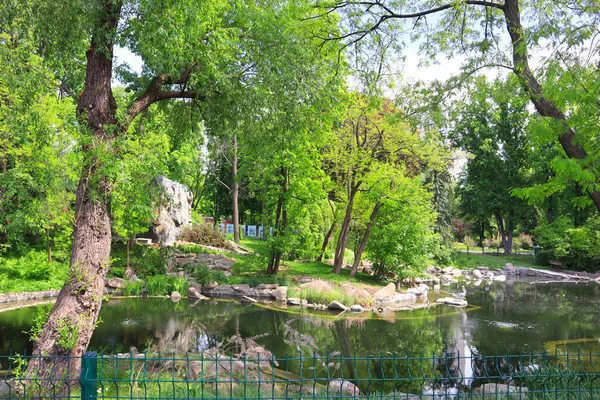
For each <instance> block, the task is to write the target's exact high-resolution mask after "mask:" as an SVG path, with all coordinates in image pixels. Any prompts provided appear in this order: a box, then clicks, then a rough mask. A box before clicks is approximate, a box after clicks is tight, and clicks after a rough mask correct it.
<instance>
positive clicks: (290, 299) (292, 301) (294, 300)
mask: <svg viewBox="0 0 600 400" xmlns="http://www.w3.org/2000/svg"><path fill="white" fill-rule="evenodd" d="M303 302H304V303H303ZM287 303H288V304H289V305H290V306H301V305H303V304H308V301H307V300H306V299H300V298H298V297H288V298H287Z"/></svg>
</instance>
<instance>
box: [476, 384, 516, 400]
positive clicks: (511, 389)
mask: <svg viewBox="0 0 600 400" xmlns="http://www.w3.org/2000/svg"><path fill="white" fill-rule="evenodd" d="M473 392H475V393H486V394H489V395H498V394H500V395H507V394H510V395H511V397H510V398H511V399H526V398H527V388H526V387H521V386H515V385H506V384H504V383H486V384H483V385H481V386H480V387H478V388H475V389H473Z"/></svg>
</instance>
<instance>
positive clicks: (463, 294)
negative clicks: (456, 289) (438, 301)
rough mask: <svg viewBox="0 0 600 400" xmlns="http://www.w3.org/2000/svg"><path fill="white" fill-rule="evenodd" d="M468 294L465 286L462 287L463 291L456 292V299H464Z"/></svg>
mask: <svg viewBox="0 0 600 400" xmlns="http://www.w3.org/2000/svg"><path fill="white" fill-rule="evenodd" d="M466 295H467V289H465V287H464V286H463V287H462V293H454V298H455V299H456V300H462V299H464V298H465V296H466Z"/></svg>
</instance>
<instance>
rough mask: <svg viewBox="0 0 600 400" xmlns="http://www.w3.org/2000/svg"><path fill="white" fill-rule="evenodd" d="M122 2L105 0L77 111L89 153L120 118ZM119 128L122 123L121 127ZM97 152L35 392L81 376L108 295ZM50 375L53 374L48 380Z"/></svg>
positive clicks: (39, 350) (103, 144) (81, 191)
mask: <svg viewBox="0 0 600 400" xmlns="http://www.w3.org/2000/svg"><path fill="white" fill-rule="evenodd" d="M120 12H121V3H120V2H115V3H112V2H110V1H107V2H106V3H104V14H103V15H102V17H101V18H100V20H99V23H98V25H97V27H98V30H97V32H98V33H97V34H96V36H94V37H93V38H92V41H91V44H90V48H89V49H88V51H87V54H86V56H87V68H86V77H85V86H84V91H83V93H82V95H81V97H80V100H79V103H78V106H77V114H78V115H79V116H80V117H81V118H82V119H83V118H85V120H83V122H85V123H87V126H88V129H89V131H90V135H91V136H90V137H89V139H88V140H84V144H83V149H84V151H85V154H94V152H95V151H97V150H100V151H107V149H110V146H108V145H107V144H108V142H110V141H111V140H112V138H113V136H112V135H113V134H114V133H113V132H110V133H109V132H108V131H107V127H109V126H110V125H114V124H115V123H116V119H115V113H116V102H115V100H114V98H113V96H112V90H111V74H112V53H113V43H112V42H110V41H109V39H107V38H108V37H111V35H110V34H109V32H113V31H114V30H115V29H116V27H117V23H118V20H119V17H120ZM115 129H116V128H115ZM102 168H103V165H102V164H101V163H100V161H99V159H98V158H97V156H96V155H91V156H89V158H88V159H87V162H86V164H85V167H84V169H83V173H82V176H81V179H80V181H79V185H78V188H77V192H76V208H75V221H76V224H75V230H74V232H73V248H72V252H71V262H70V267H69V278H68V281H67V282H66V284H65V285H64V286H63V288H62V290H61V291H60V293H59V296H58V299H57V301H56V304H55V305H54V308H53V309H52V311H51V313H50V316H49V317H48V321H47V322H46V325H45V326H44V328H43V330H42V332H41V333H40V335H39V339H38V340H37V341H36V342H35V344H34V349H33V355H34V356H38V357H39V358H36V359H32V360H31V362H30V363H29V365H28V367H27V371H26V375H27V376H35V377H36V378H37V384H36V387H35V388H32V389H35V390H34V392H35V393H30V395H33V396H36V397H37V396H40V395H43V394H44V393H46V394H52V395H53V396H56V395H63V394H65V393H66V392H67V391H68V389H69V387H68V386H67V385H66V384H64V383H61V382H63V380H64V379H65V378H72V377H76V376H77V373H78V371H79V368H80V357H81V355H82V354H83V352H84V351H85V350H86V349H87V346H88V344H89V342H90V338H91V336H92V333H93V331H94V328H95V325H96V322H97V320H98V314H99V312H100V306H101V303H102V296H103V294H104V278H105V276H106V272H107V271H108V267H109V256H110V244H111V225H110V217H109V212H108V210H109V208H108V205H109V196H110V185H109V183H108V182H107V180H106V178H105V177H104V174H102V172H101V170H102ZM56 354H58V355H68V356H71V358H70V359H52V358H45V357H44V356H46V355H56ZM46 378H50V379H49V380H43V379H46Z"/></svg>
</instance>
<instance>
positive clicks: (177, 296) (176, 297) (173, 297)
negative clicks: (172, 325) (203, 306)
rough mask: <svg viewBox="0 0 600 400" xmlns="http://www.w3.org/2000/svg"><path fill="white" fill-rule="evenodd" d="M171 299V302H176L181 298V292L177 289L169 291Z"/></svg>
mask: <svg viewBox="0 0 600 400" xmlns="http://www.w3.org/2000/svg"><path fill="white" fill-rule="evenodd" d="M171 300H173V302H175V303H176V302H178V301H179V300H181V294H179V292H178V291H174V292H172V293H171Z"/></svg>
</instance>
